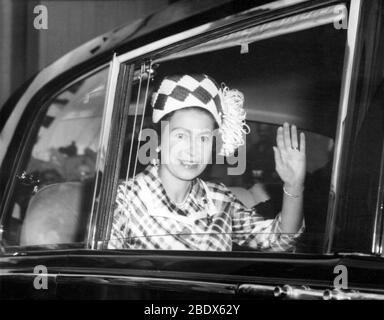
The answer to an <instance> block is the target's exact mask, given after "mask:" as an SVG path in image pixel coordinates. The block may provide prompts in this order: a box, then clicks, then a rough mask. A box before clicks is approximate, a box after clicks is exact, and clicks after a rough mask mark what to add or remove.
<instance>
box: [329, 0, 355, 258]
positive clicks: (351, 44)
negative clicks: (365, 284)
mask: <svg viewBox="0 0 384 320" xmlns="http://www.w3.org/2000/svg"><path fill="white" fill-rule="evenodd" d="M361 8H362V0H351V6H350V14H349V18H348V31H347V43H346V50H345V60H344V71H343V78H342V79H343V80H342V88H341V95H340V97H341V98H340V105H339V114H338V119H337V130H336V138H335V152H334V157H333V168H332V177H331V187H330V192H329V204H328V214H327V223H326V230H325V237H324V241H325V243H324V252H325V253H331V252H332V246H333V238H334V233H335V221H336V214H337V207H338V205H339V201H340V199H339V197H340V172H341V170H342V168H341V165H342V163H341V157H342V149H343V144H344V139H345V126H346V117H347V113H348V109H349V105H350V99H351V95H352V92H351V91H352V90H351V87H352V85H353V84H352V82H353V80H354V79H353V76H354V66H355V63H354V62H355V58H356V54H357V35H358V29H359V26H360V18H361Z"/></svg>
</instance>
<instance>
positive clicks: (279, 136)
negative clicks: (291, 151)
mask: <svg viewBox="0 0 384 320" xmlns="http://www.w3.org/2000/svg"><path fill="white" fill-rule="evenodd" d="M276 144H277V147H278V148H279V150H285V145H284V138H283V128H282V127H279V128H278V129H277V135H276Z"/></svg>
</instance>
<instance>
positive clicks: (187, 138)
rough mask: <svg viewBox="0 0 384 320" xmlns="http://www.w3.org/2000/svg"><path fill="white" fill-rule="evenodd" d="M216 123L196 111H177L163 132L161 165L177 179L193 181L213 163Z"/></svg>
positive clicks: (203, 113)
mask: <svg viewBox="0 0 384 320" xmlns="http://www.w3.org/2000/svg"><path fill="white" fill-rule="evenodd" d="M213 131H214V120H213V118H212V117H211V116H210V115H209V114H208V113H207V112H204V111H202V110H199V109H196V108H186V109H182V110H178V111H176V112H175V113H174V114H173V115H172V116H171V117H170V119H169V120H168V121H167V122H166V125H165V126H164V127H163V129H162V133H161V165H162V166H164V167H165V168H166V169H167V170H168V171H169V172H170V173H171V174H172V175H173V176H174V177H176V178H178V179H181V180H193V179H194V178H196V177H198V176H199V175H200V174H201V173H202V172H203V171H204V169H205V168H206V166H207V164H208V163H210V161H211V157H212V142H213Z"/></svg>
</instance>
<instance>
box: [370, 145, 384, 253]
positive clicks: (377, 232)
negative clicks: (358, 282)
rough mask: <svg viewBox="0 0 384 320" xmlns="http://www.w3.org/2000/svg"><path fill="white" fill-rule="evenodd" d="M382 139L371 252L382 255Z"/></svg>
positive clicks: (383, 228)
mask: <svg viewBox="0 0 384 320" xmlns="http://www.w3.org/2000/svg"><path fill="white" fill-rule="evenodd" d="M383 214H384V141H383V145H382V154H381V169H380V178H379V188H378V191H377V203H376V214H375V225H374V232H373V242H372V252H374V253H376V254H378V255H381V256H384V252H383V249H384V217H383Z"/></svg>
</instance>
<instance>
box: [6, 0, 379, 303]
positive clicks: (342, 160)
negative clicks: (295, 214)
mask: <svg viewBox="0 0 384 320" xmlns="http://www.w3.org/2000/svg"><path fill="white" fill-rule="evenodd" d="M234 3H237V1H224V2H223V3H221V4H218V3H217V2H215V1H212V2H210V1H208V2H207V3H206V4H205V7H204V8H200V9H197V8H195V9H192V11H191V12H190V16H188V15H186V16H185V17H184V19H181V20H178V19H171V20H170V21H166V22H164V24H163V25H162V26H161V25H158V21H160V20H158V19H156V17H157V18H160V17H162V16H167V12H168V13H169V12H172V8H173V7H172V6H170V8H169V9H167V10H166V11H165V12H160V13H158V14H157V15H156V14H155V15H154V16H153V17H151V19H149V20H148V21H149V22H148V24H147V25H145V26H143V27H142V28H139V29H138V30H137V31H136V33H134V34H133V33H132V30H133V29H132V28H133V27H137V24H135V25H134V26H133V27H132V26H127V27H123V28H121V29H119V30H115V32H114V33H113V32H112V33H110V34H109V35H104V36H103V37H104V39H109V40H108V41H105V42H104V45H102V46H100V48H99V49H98V50H96V51H92V52H91V51H90V48H91V47H92V45H95V44H98V43H99V42H100V41H101V40H100V39H102V38H98V39H95V40H94V41H93V42H92V43H91V44H86V45H84V46H83V47H80V48H78V49H75V50H74V51H73V52H71V53H69V54H68V56H67V58H66V59H59V60H58V61H57V62H55V63H54V64H53V65H52V67H48V68H47V69H46V70H43V71H42V72H41V73H40V74H38V75H37V76H36V77H35V78H34V80H32V82H31V83H30V84H29V85H28V86H27V87H26V88H25V89H24V90H25V91H24V93H22V94H21V96H20V98H18V99H10V100H9V101H10V103H12V104H13V105H7V106H6V107H5V108H3V109H2V111H1V112H2V114H1V118H2V119H6V120H2V123H4V125H3V127H2V128H1V135H0V146H1V147H0V165H1V172H0V173H1V180H0V184H1V192H0V197H1V198H0V200H1V206H0V210H1V211H0V215H1V220H0V228H1V229H0V237H1V247H2V253H1V256H0V268H1V270H2V271H1V274H0V284H1V286H0V288H1V289H0V295H1V297H2V298H4V299H12V298H25V297H33V298H42V299H44V298H64V299H65V298H69V297H71V298H96V299H113V298H119V299H159V298H162V299H163V298H169V299H179V298H181V297H182V298H187V299H188V298H199V299H204V298H205V299H210V298H223V299H255V298H265V297H267V298H285V299H286V298H288V299H295V298H306V299H309V298H311V299H312V298H314V299H338V298H341V299H365V298H369V299H384V288H383V285H382V283H384V281H383V280H384V261H383V258H382V255H383V245H384V240H383V239H384V238H383V234H384V233H383V232H384V230H383V221H384V220H383V217H382V215H383V200H384V199H383V181H384V180H383V176H384V175H383V172H384V171H383V168H384V167H383V159H384V158H383V154H384V153H383V137H384V135H383V110H382V103H383V97H384V84H383V72H384V61H383V59H382V56H383V50H384V48H383V43H384V41H382V40H383V36H384V35H383V32H384V25H383V21H384V20H383V19H382V18H383V14H384V5H383V3H382V2H381V1H378V0H377V1H376V0H375V1H369V2H368V1H364V0H348V1H336V0H335V1H322V0H320V1H292V2H290V1H277V2H267V1H265V4H263V5H261V6H257V5H256V6H255V5H253V7H252V5H251V4H246V5H244V4H243V5H242V6H236V5H234ZM263 3H264V2H263ZM175 5H177V6H180V5H182V2H181V3H178V4H175ZM184 5H185V7H186V8H187V7H188V6H187V4H186V3H185V4H184ZM212 8H215V10H216V12H217V14H218V15H217V17H216V18H214V19H213V18H212V15H210V14H209V10H210V9H212ZM340 9H342V10H340ZM188 17H194V19H193V20H194V22H193V23H192V25H191V22H190V20H188ZM314 17H316V18H314ZM340 19H348V22H349V23H348V28H347V29H345V28H340V27H336V24H337V23H338V24H337V25H338V26H340V23H339V22H340ZM151 21H152V23H153V24H151ZM156 21H157V22H156ZM186 21H189V22H188V23H186ZM154 23H156V24H157V25H155V24H154ZM165 26H167V28H162V27H165ZM164 30H165V31H164ZM112 34H113V35H114V36H113V37H112ZM68 57H72V59H68ZM90 61H92V63H90ZM74 70H75V72H74ZM201 73H204V74H208V75H210V76H212V77H213V78H214V79H218V80H219V81H222V82H224V83H225V84H228V85H230V86H231V87H233V88H238V89H239V90H241V91H242V92H243V93H244V95H245V103H244V106H245V109H246V111H247V118H246V121H247V125H248V126H249V127H250V129H251V133H250V134H249V135H248V136H247V138H246V141H245V142H246V143H245V144H244V145H243V146H241V147H240V149H239V150H238V151H237V152H236V153H235V154H234V155H233V156H231V157H221V158H220V157H213V161H212V163H211V164H210V165H208V166H207V168H206V170H204V172H203V173H202V178H203V179H204V180H206V181H211V182H212V183H218V184H220V183H223V184H225V185H226V186H228V188H229V190H231V192H232V193H234V194H235V195H236V196H237V198H238V199H239V200H238V201H240V202H242V205H244V206H246V207H254V206H256V207H257V208H258V212H259V213H260V214H261V215H263V216H264V218H266V219H274V217H275V216H276V215H278V214H279V212H280V211H281V207H282V198H283V194H284V191H283V188H282V187H283V183H282V181H281V180H280V178H279V175H278V174H277V173H276V170H275V164H274V161H273V149H272V148H273V147H274V145H275V140H274V136H275V134H276V130H277V127H278V126H280V125H281V124H283V123H284V122H289V123H295V124H296V125H297V126H298V128H299V130H300V131H303V132H305V135H306V141H307V150H306V154H307V175H306V180H305V190H304V217H305V227H306V228H305V231H304V233H303V235H302V237H300V239H299V240H298V243H297V246H296V249H295V250H294V251H293V252H288V251H286V252H269V251H262V250H258V249H257V250H255V248H251V247H249V246H243V247H242V246H237V245H234V246H233V247H232V250H231V251H229V252H214V251H206V250H192V251H187V250H184V248H182V249H181V250H154V248H151V250H137V249H125V250H121V249H113V250H112V249H111V248H108V243H109V242H110V240H111V239H112V237H111V235H112V231H113V212H114V209H115V199H116V194H117V191H118V190H117V189H118V185H119V181H121V180H128V179H130V178H133V177H136V176H138V175H140V173H142V172H143V171H144V170H145V168H146V167H147V166H148V165H149V164H150V163H151V161H152V160H153V158H154V157H156V152H153V150H152V141H153V139H154V137H155V134H153V136H152V133H151V132H153V131H151V130H149V129H151V128H152V124H151V116H152V106H151V96H152V93H153V92H154V91H155V90H156V87H157V86H158V84H159V82H160V81H161V80H162V79H163V78H164V77H165V76H167V75H171V74H201ZM146 129H148V130H147V131H145V130H146ZM143 132H147V133H150V134H149V135H148V136H145V135H143ZM156 142H158V141H156ZM154 145H155V146H156V145H157V143H154ZM216 151H217V150H213V152H216ZM243 155H246V158H245V159H243V160H245V164H246V166H244V170H240V169H241V168H240V167H241V166H240V161H242V158H241V157H242V156H243ZM233 172H235V173H237V174H231V173H233ZM143 236H144V237H145V236H147V237H149V238H150V237H151V234H149V235H145V234H143ZM149 240H150V239H149ZM259 249H260V248H259ZM37 265H43V266H46V267H47V270H48V273H49V275H50V276H49V282H48V290H45V291H38V290H35V289H34V288H33V285H32V283H33V277H34V276H35V274H34V273H33V270H34V267H35V266H37ZM339 265H342V266H345V267H346V269H347V270H348V288H347V289H345V288H344V289H345V290H343V291H339V290H338V288H335V283H334V282H333V280H334V278H335V273H334V270H335V267H337V266H339ZM367 270H370V272H371V274H372V275H374V276H372V277H370V276H367V273H366V272H367ZM303 286H304V287H303Z"/></svg>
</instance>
